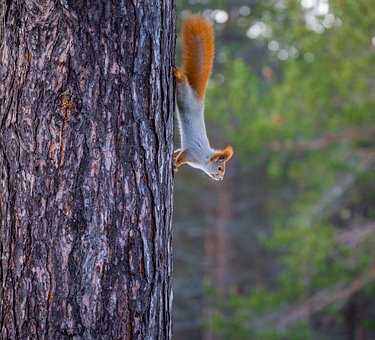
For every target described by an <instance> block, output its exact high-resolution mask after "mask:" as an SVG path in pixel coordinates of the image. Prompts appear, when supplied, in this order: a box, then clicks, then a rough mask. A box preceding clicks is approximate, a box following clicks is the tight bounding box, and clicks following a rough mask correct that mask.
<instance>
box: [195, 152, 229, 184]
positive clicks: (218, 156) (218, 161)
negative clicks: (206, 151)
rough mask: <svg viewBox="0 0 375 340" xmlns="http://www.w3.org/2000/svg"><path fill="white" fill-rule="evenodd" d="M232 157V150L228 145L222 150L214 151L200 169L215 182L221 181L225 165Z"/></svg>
mask: <svg viewBox="0 0 375 340" xmlns="http://www.w3.org/2000/svg"><path fill="white" fill-rule="evenodd" d="M232 156H233V148H232V146H231V145H228V146H227V147H225V148H224V149H223V150H216V151H215V152H214V153H213V155H212V156H211V157H210V159H209V160H208V162H207V163H206V164H205V168H204V169H202V170H203V171H204V172H205V173H206V174H207V175H208V176H210V177H211V178H212V179H214V180H215V181H222V180H223V179H224V175H225V163H226V162H228V161H229V160H230V159H231V158H232Z"/></svg>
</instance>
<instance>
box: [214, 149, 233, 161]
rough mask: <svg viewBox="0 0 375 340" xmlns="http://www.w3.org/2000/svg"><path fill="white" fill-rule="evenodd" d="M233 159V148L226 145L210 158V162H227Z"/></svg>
mask: <svg viewBox="0 0 375 340" xmlns="http://www.w3.org/2000/svg"><path fill="white" fill-rule="evenodd" d="M232 157H233V147H232V146H231V145H228V146H227V147H225V148H224V149H223V150H218V151H216V152H215V153H214V155H213V156H212V157H211V161H217V160H219V159H220V160H222V161H224V162H227V161H229V160H230V159H231V158H232Z"/></svg>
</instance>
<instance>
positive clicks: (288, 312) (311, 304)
mask: <svg viewBox="0 0 375 340" xmlns="http://www.w3.org/2000/svg"><path fill="white" fill-rule="evenodd" d="M374 232H375V221H370V222H368V223H366V224H365V225H363V226H361V227H359V226H357V225H356V226H352V227H350V228H349V230H346V231H344V232H341V233H338V235H337V236H336V238H335V239H336V242H337V243H338V244H345V245H347V246H349V247H352V248H354V247H356V246H358V245H359V244H360V243H361V242H363V241H364V240H366V239H368V237H369V236H371V235H372V234H374ZM373 281H375V264H374V265H373V266H372V267H371V268H370V270H369V271H368V272H366V273H365V274H362V275H361V276H359V277H358V278H356V279H355V280H354V281H352V282H350V283H348V284H338V285H336V286H334V287H333V288H327V289H323V290H321V291H319V292H318V293H316V294H314V295H313V296H311V297H310V298H308V299H306V300H304V301H302V302H301V303H299V304H296V305H293V306H290V307H286V308H281V310H279V311H277V312H274V313H271V314H268V315H266V316H264V317H262V318H259V319H257V320H255V321H254V322H253V323H252V326H253V327H255V328H258V329H262V328H265V327H267V328H272V329H276V330H279V331H280V330H284V329H285V328H286V327H288V326H290V325H291V324H293V323H295V322H297V321H301V320H306V319H308V318H309V317H311V316H312V315H313V314H314V313H317V312H319V311H321V310H323V309H324V308H326V307H328V306H329V305H331V304H333V303H336V302H339V301H345V300H348V299H349V298H350V297H351V296H352V295H353V294H355V293H356V292H358V291H360V290H361V289H363V288H364V287H365V286H366V285H368V284H369V283H371V282H373Z"/></svg>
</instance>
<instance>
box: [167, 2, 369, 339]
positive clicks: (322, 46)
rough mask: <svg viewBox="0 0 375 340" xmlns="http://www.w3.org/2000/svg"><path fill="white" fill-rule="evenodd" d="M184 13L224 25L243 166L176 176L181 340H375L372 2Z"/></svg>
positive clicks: (222, 46) (217, 72)
mask: <svg viewBox="0 0 375 340" xmlns="http://www.w3.org/2000/svg"><path fill="white" fill-rule="evenodd" d="M177 3H178V11H177V15H178V21H179V23H181V20H182V19H183V18H184V17H185V16H187V15H189V14H190V13H201V14H204V15H206V16H208V17H210V18H211V19H212V20H213V22H214V25H215V32H216V44H217V55H216V60H215V68H214V74H213V77H212V81H211V82H210V84H209V89H208V93H207V98H206V103H207V104H206V119H207V125H208V133H209V136H210V138H211V143H212V144H213V145H214V146H216V147H222V146H224V145H225V144H226V143H232V144H233V145H234V149H235V157H234V159H233V160H232V161H231V162H230V164H229V165H228V169H227V176H226V179H225V180H224V182H222V183H218V182H213V181H211V180H209V179H208V178H207V177H206V176H205V175H204V174H203V173H200V172H198V171H196V170H193V169H189V168H185V169H182V170H181V171H179V172H178V173H177V174H176V195H175V229H174V248H175V256H174V258H175V261H174V273H175V279H174V313H175V321H174V338H175V339H178V340H181V339H204V340H213V339H252V340H253V339H255V340H258V339H260V340H263V339H266V340H268V339H291V340H296V339H303V340H308V339H355V340H371V339H375V261H374V259H375V172H374V165H375V138H374V137H375V96H374V92H375V91H374V90H375V1H372V0H301V1H287V0H258V1H256V0H247V1H245V0H189V1H181V0H180V1H177ZM178 63H179V62H177V64H178Z"/></svg>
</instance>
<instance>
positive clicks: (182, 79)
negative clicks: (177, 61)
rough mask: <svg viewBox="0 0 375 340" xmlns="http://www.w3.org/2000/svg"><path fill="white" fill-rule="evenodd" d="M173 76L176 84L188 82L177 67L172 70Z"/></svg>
mask: <svg viewBox="0 0 375 340" xmlns="http://www.w3.org/2000/svg"><path fill="white" fill-rule="evenodd" d="M173 74H174V77H175V78H176V81H178V82H187V80H188V79H187V77H186V74H185V73H184V71H183V70H182V69H180V68H179V67H175V68H174V69H173Z"/></svg>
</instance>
